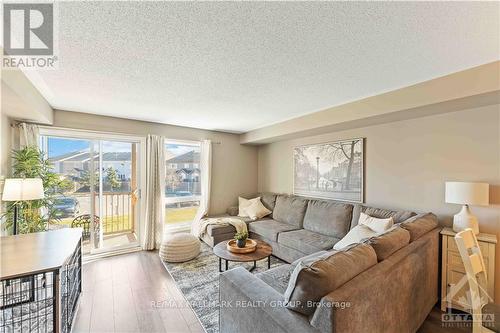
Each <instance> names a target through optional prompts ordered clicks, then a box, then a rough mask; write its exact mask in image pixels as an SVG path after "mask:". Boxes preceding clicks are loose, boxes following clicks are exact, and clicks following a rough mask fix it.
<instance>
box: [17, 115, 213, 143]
mask: <svg viewBox="0 0 500 333" xmlns="http://www.w3.org/2000/svg"><path fill="white" fill-rule="evenodd" d="M22 123H27V124H33V123H29V122H24V121H16V122H15V123H11V124H10V127H19V126H21V124H22ZM34 125H38V124H34ZM38 127H39V128H46V129H56V130H58V129H60V130H76V131H81V132H88V133H92V132H94V133H97V132H100V133H104V134H118V135H129V136H130V135H132V136H138V137H140V136H142V137H146V136H147V134H146V135H137V134H131V133H123V132H107V131H94V130H87V129H80V128H70V127H59V126H48V125H38ZM162 136H163V137H164V138H165V139H167V140H168V139H169V138H167V137H166V136H164V135H162ZM171 140H174V141H175V140H176V139H171ZM179 141H182V139H179ZM187 141H201V140H189V139H188V140H187ZM212 143H213V144H214V145H220V144H222V142H221V141H212Z"/></svg>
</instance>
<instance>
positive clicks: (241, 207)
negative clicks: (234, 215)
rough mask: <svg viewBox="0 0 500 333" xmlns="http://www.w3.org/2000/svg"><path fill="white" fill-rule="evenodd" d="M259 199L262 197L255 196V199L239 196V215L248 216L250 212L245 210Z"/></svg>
mask: <svg viewBox="0 0 500 333" xmlns="http://www.w3.org/2000/svg"><path fill="white" fill-rule="evenodd" d="M257 200H259V201H260V197H258V198H253V199H245V198H242V197H238V216H239V217H248V214H247V212H246V211H245V209H247V208H248V207H250V205H251V204H252V203H254V202H255V201H257Z"/></svg>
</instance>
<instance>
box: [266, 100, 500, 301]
mask: <svg viewBox="0 0 500 333" xmlns="http://www.w3.org/2000/svg"><path fill="white" fill-rule="evenodd" d="M499 132H500V105H492V106H486V107H481V108H475V109H469V110H464V111H458V112H452V113H447V114H441V115H435V116H430V117H424V118H418V119H412V120H406V121H399V122H393V123H388V124H383V125H377V126H371V127H365V128H359V129H354V130H348V131H342V132H336V133H329V134H324V135H319V136H313V137H307V138H301V139H294V140H288V141H281V142H276V143H272V144H268V145H265V146H261V147H260V148H259V162H258V164H259V177H258V178H259V190H260V191H272V192H285V193H291V192H292V188H293V184H292V180H293V177H292V168H293V160H292V150H293V147H294V146H297V145H302V144H310V143H320V142H328V141H334V140H339V139H349V138H355V137H365V138H366V141H365V175H366V176H365V193H366V195H365V199H366V200H365V202H366V203H367V204H368V205H373V206H379V207H385V208H395V209H409V210H414V211H416V212H426V211H431V212H434V213H436V214H437V215H438V216H439V218H440V222H441V223H442V224H443V225H450V224H451V219H452V216H453V214H455V213H456V212H457V211H458V210H459V208H460V207H459V206H457V205H452V204H446V203H445V202H444V183H445V181H447V180H463V181H484V182H488V183H490V184H491V185H492V186H491V195H490V196H491V199H490V201H491V205H490V206H489V207H472V210H473V212H474V213H475V214H476V215H477V216H478V218H479V221H480V229H481V231H482V232H488V233H494V234H496V235H497V236H498V237H499V239H500V133H499ZM496 285H497V288H496V300H497V302H500V244H499V246H498V247H497V260H496Z"/></svg>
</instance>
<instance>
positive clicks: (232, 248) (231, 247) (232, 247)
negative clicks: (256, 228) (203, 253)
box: [226, 238, 257, 253]
mask: <svg viewBox="0 0 500 333" xmlns="http://www.w3.org/2000/svg"><path fill="white" fill-rule="evenodd" d="M226 247H227V250H228V251H229V252H233V253H251V252H254V251H255V250H256V249H257V242H256V241H254V240H253V239H250V238H248V239H247V243H246V244H245V247H238V245H236V240H235V239H231V240H230V241H229V242H227V246H226Z"/></svg>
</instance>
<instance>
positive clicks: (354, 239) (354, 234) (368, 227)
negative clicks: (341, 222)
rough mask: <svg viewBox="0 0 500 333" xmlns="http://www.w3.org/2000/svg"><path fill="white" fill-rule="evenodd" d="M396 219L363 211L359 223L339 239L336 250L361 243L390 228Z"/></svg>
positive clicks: (334, 247) (335, 246)
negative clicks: (374, 215) (371, 214)
mask: <svg viewBox="0 0 500 333" xmlns="http://www.w3.org/2000/svg"><path fill="white" fill-rule="evenodd" d="M393 224H394V221H393V219H392V217H390V218H387V219H378V218H376V217H373V216H370V215H366V214H365V213H361V214H360V215H359V221H358V225H357V226H355V227H354V228H352V229H351V230H350V231H349V232H348V233H347V235H345V236H344V238H342V239H341V240H340V241H338V242H337V243H336V244H335V245H334V246H333V249H334V250H340V249H343V248H345V247H347V246H349V245H351V244H356V243H360V242H361V241H362V240H364V239H365V238H370V237H374V236H377V235H380V234H381V233H383V232H385V231H387V230H389V229H390V228H391V227H392V225H393Z"/></svg>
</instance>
